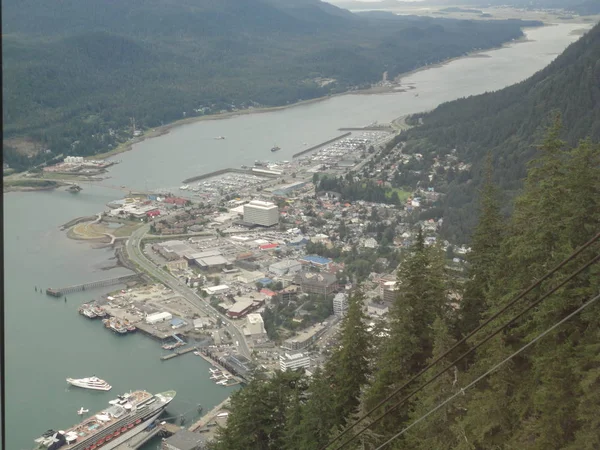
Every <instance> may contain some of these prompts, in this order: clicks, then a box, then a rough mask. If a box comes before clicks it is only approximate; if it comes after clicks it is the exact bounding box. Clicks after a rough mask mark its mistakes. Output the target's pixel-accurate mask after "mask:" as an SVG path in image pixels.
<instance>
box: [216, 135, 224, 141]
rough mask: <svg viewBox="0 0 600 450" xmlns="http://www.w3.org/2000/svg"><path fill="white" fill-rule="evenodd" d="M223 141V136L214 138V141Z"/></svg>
mask: <svg viewBox="0 0 600 450" xmlns="http://www.w3.org/2000/svg"><path fill="white" fill-rule="evenodd" d="M223 139H225V136H217V137H215V140H216V141H222V140H223Z"/></svg>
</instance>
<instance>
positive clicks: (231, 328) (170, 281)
mask: <svg viewBox="0 0 600 450" xmlns="http://www.w3.org/2000/svg"><path fill="white" fill-rule="evenodd" d="M149 230H150V225H144V226H142V227H140V228H138V229H137V230H135V231H134V232H133V233H132V235H131V236H130V237H129V239H128V240H127V241H126V243H125V250H126V251H127V256H128V257H129V259H130V260H131V261H133V262H135V263H136V264H137V265H138V266H139V267H140V268H141V269H142V270H143V271H144V272H146V273H148V274H150V275H152V276H153V277H154V278H156V279H157V280H159V281H160V282H161V283H163V284H164V285H165V286H168V287H169V288H171V289H172V290H173V292H177V293H178V294H179V295H181V296H182V297H184V298H185V299H187V300H188V301H189V302H190V303H191V304H192V305H194V306H195V307H197V308H198V309H200V311H202V312H204V313H205V314H207V315H208V316H211V317H214V318H220V319H221V320H222V321H223V323H225V324H226V325H227V326H226V327H225V328H224V330H227V332H229V334H230V335H231V337H232V339H233V341H234V342H235V341H237V342H238V351H239V352H240V353H241V354H242V355H244V356H245V357H247V358H249V359H250V357H251V354H250V349H249V348H248V343H247V342H246V339H245V338H244V333H242V332H241V331H240V330H239V329H238V327H237V326H235V324H234V323H233V322H232V321H231V320H230V319H229V318H228V317H226V316H224V315H223V314H221V313H219V312H218V311H216V310H215V309H214V308H213V307H212V306H210V304H209V303H208V302H206V301H205V300H204V299H203V298H202V297H200V296H199V295H198V294H197V293H196V292H195V291H193V290H192V289H190V288H188V287H187V286H186V285H185V283H183V282H181V281H180V280H178V279H177V278H175V277H174V276H173V275H171V274H169V273H166V272H165V271H163V270H162V269H161V268H159V267H157V266H156V265H154V263H153V262H151V261H150V260H149V259H148V258H146V256H145V255H144V253H143V252H142V250H141V248H140V242H141V241H142V239H143V238H144V236H145V235H146V233H148V231H149Z"/></svg>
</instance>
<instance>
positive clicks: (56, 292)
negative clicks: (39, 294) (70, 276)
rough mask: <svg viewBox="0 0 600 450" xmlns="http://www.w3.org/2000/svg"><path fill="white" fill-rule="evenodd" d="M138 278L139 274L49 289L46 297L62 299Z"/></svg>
mask: <svg viewBox="0 0 600 450" xmlns="http://www.w3.org/2000/svg"><path fill="white" fill-rule="evenodd" d="M138 277H139V275H138V274H134V275H125V276H123V277H117V278H110V279H108V280H101V281H92V282H91V283H84V284H76V285H73V286H67V287H63V288H58V289H54V288H48V289H46V295H51V296H52V297H62V296H63V295H66V294H71V293H72V292H80V291H85V290H87V289H94V288H99V287H105V286H113V285H115V284H124V283H127V282H128V281H133V280H136V279H137V278H138Z"/></svg>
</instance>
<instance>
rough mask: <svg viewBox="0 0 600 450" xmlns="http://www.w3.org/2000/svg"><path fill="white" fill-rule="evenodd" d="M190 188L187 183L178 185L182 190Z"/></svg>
mask: <svg viewBox="0 0 600 450" xmlns="http://www.w3.org/2000/svg"><path fill="white" fill-rule="evenodd" d="M189 188H190V186H189V185H187V184H184V185H183V186H180V187H179V189H181V190H182V191H187V190H188V189H189Z"/></svg>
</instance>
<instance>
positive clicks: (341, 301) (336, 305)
mask: <svg viewBox="0 0 600 450" xmlns="http://www.w3.org/2000/svg"><path fill="white" fill-rule="evenodd" d="M347 310H348V295H347V294H344V293H343V292H340V293H338V294H335V297H333V314H335V315H336V316H337V317H344V315H346V311H347Z"/></svg>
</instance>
